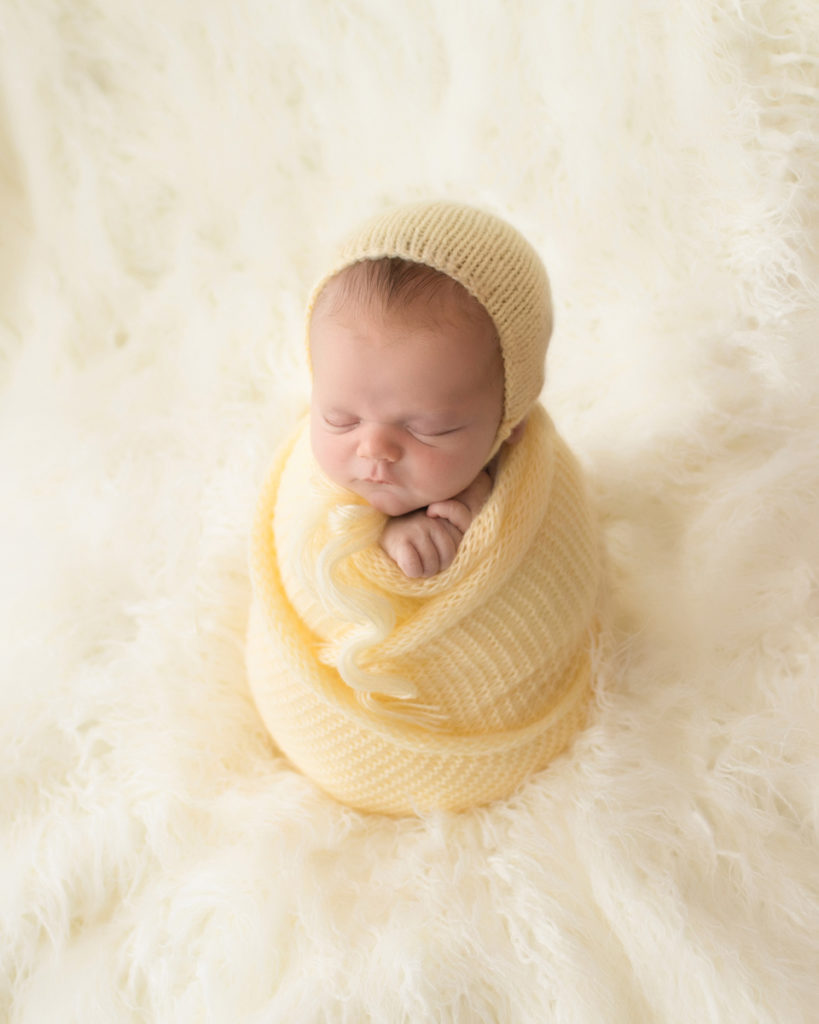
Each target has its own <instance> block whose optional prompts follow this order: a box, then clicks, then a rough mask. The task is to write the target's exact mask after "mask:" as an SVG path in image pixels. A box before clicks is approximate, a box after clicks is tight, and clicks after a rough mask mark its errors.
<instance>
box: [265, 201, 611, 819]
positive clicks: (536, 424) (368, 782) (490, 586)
mask: <svg viewBox="0 0 819 1024" xmlns="http://www.w3.org/2000/svg"><path fill="white" fill-rule="evenodd" d="M393 257H398V258H400V259H404V260H409V261H413V262H416V263H423V264H426V265H428V266H430V267H433V268H434V269H435V270H437V271H440V272H441V273H444V274H446V275H448V276H449V277H452V278H453V279H454V280H456V281H457V282H458V283H459V284H461V285H462V286H463V287H464V288H466V290H467V291H468V292H469V293H470V294H471V295H473V296H474V297H475V298H476V299H477V300H478V301H479V302H480V303H481V305H482V306H483V307H484V309H485V310H486V311H487V312H488V314H489V316H490V318H491V319H492V322H493V324H494V327H495V329H496V332H497V336H498V342H499V346H500V351H501V356H502V358H503V372H504V396H503V413H502V417H501V422H500V424H499V426H498V430H497V434H496V437H495V439H494V444H493V446H492V449H491V451H490V452H489V453H487V462H488V461H489V459H490V458H491V457H492V456H494V455H495V454H497V456H498V458H497V465H496V469H495V480H494V484H493V488H492V492H491V494H490V496H489V498H488V500H487V502H486V504H485V505H484V507H483V508H482V509H481V511H480V512H479V513H478V515H477V516H476V518H475V519H474V520H473V521H472V523H471V525H470V527H469V529H468V530H467V532H466V534H465V535H464V537H463V539H462V541H461V543H460V546H459V548H458V551H457V554H456V557H455V560H454V561H453V563H452V564H451V565H450V567H449V568H448V569H446V570H445V571H443V572H440V573H438V574H437V575H435V576H433V577H431V578H426V579H423V578H422V579H410V578H408V577H406V576H405V575H404V574H403V572H402V571H401V570H400V569H399V568H398V566H397V565H396V564H395V563H394V562H393V561H392V560H391V559H390V558H389V557H388V556H387V555H386V554H385V553H384V552H383V551H382V550H381V548H380V547H379V544H378V539H379V536H380V534H381V532H382V530H383V527H384V524H385V522H386V518H385V517H384V516H383V515H382V514H381V513H379V512H377V511H376V510H374V509H372V508H370V507H369V506H368V505H366V503H364V501H363V499H361V498H360V497H358V496H357V495H355V494H353V493H352V492H350V491H346V490H344V489H343V488H341V487H339V486H337V485H335V484H332V483H331V482H330V481H329V480H328V479H327V478H326V477H325V476H324V475H323V474H322V472H321V471H320V469H319V468H318V466H317V464H316V462H315V460H314V458H313V455H312V452H311V447H310V438H309V428H308V424H307V422H306V421H305V422H304V423H303V424H302V425H301V426H300V427H299V429H298V430H297V431H296V433H295V434H294V435H293V437H292V438H291V439H290V440H289V441H288V442H286V443H285V445H283V447H282V448H281V449H280V451H279V453H278V456H277V458H276V460H275V462H274V465H273V467H272V469H271V471H270V473H269V476H268V478H267V481H266V483H265V485H264V487H263V490H262V494H261V497H260V499H259V504H258V508H257V512H256V519H255V525H254V529H253V535H252V542H251V559H250V564H251V579H252V583H253V601H252V605H251V613H250V621H249V627H248V642H247V665H248V672H249V679H250V685H251V689H252V692H253V695H254V698H255V700H256V703H257V705H258V707H259V710H260V712H261V715H262V717H263V719H264V721H265V723H266V725H267V727H268V729H269V731H270V733H271V735H272V736H273V738H274V739H275V741H276V743H277V744H278V745H279V747H280V748H281V750H282V751H283V752H284V753H285V754H286V755H287V756H288V757H289V758H290V760H291V761H292V762H293V763H294V764H295V765H296V766H297V767H298V768H300V769H301V770H302V771H303V772H304V774H305V775H307V776H309V777H310V778H312V779H313V780H314V781H315V782H316V783H318V785H320V786H321V787H323V788H324V789H325V790H327V792H329V793H331V794H333V796H335V797H336V798H337V799H339V800H341V801H343V802H345V803H347V804H350V805H352V806H354V807H357V808H361V809H364V810H369V811H377V812H382V813H387V814H411V813H414V812H424V811H428V810H431V809H446V810H463V809H465V808H468V807H471V806H473V805H476V804H482V803H486V802H488V801H491V800H493V799H496V798H499V797H502V796H505V795H508V794H509V793H511V792H513V791H514V789H515V788H516V787H517V786H518V785H519V784H520V783H521V782H522V781H523V780H524V779H525V778H527V776H529V775H530V774H531V773H532V772H534V771H537V770H538V769H540V768H543V767H544V766H545V765H547V764H548V763H549V762H550V761H551V760H552V759H553V758H554V757H555V756H556V755H557V754H559V753H560V752H561V751H562V750H564V749H565V748H566V746H567V745H568V744H569V742H570V741H571V739H572V737H573V736H574V735H575V734H576V732H577V731H578V729H580V728H581V727H582V724H583V722H584V717H585V713H586V709H587V706H588V700H589V696H590V691H591V674H592V673H591V662H592V651H593V648H594V639H595V634H596V628H597V627H596V614H597V604H598V595H599V591H600V576H601V572H600V560H599V549H598V539H597V533H596V528H595V523H594V518H593V516H592V514H591V511H590V508H589V502H588V500H587V495H586V491H585V487H584V482H583V477H582V473H581V471H580V469H579V467H578V465H577V463H576V461H575V459H574V457H573V456H572V455H571V453H570V452H569V450H568V448H567V446H566V445H565V443H564V442H563V441H562V439H561V438H560V437H559V436H558V435H557V433H556V432H555V429H554V426H553V425H552V422H551V420H550V419H549V417H548V415H547V414H546V412H545V410H544V409H543V408H542V406H540V405H539V404H537V398H538V395H539V393H540V390H541V388H542V385H543V373H544V360H545V355H546V348H547V346H548V342H549V337H550V334H551V326H552V309H551V297H550V290H549V281H548V277H547V275H546V272H545V269H544V268H543V265H542V263H541V261H540V259H539V258H538V256H537V253H536V252H535V251H534V249H533V248H532V247H531V246H530V245H529V244H528V242H526V240H525V239H523V238H522V236H521V235H520V234H518V232H516V231H515V230H514V229H513V228H512V227H510V226H509V225H508V224H506V223H505V222H504V221H502V220H500V219H498V218H496V217H493V216H492V215H490V214H487V213H485V212H483V211H480V210H476V209H473V208H471V207H466V206H462V205H459V204H453V203H446V202H435V203H421V204H414V205H412V206H408V207H401V208H399V209H397V210H392V211H388V212H387V213H385V214H382V215H380V216H379V217H376V218H375V219H374V220H372V221H371V222H369V223H368V224H366V225H365V226H364V227H363V228H362V229H360V230H359V231H357V232H356V233H355V234H354V235H352V236H351V237H350V238H349V239H348V240H347V241H346V242H345V243H344V244H343V246H342V247H341V249H340V250H339V252H338V253H337V255H336V258H335V261H334V262H333V263H332V265H331V267H330V270H329V271H328V273H327V274H326V275H325V276H324V277H323V278H322V279H321V280H320V281H319V283H318V285H317V286H316V288H315V290H314V292H313V297H312V299H311V301H310V303H309V306H308V336H309V324H310V317H311V316H312V312H313V309H314V308H315V306H316V302H317V299H318V297H319V295H320V294H321V292H322V289H323V288H324V286H325V285H326V284H327V282H328V281H330V280H331V279H332V278H333V277H334V276H335V275H336V274H338V273H339V272H340V271H342V270H343V269H344V268H346V267H349V266H350V265H351V264H353V263H356V262H359V261H360V260H372V259H382V258H393ZM524 422H525V428H524V429H523V432H522V435H521V437H520V438H519V439H518V440H517V441H516V443H514V444H504V442H505V441H506V440H507V439H510V438H511V436H512V434H513V431H514V430H515V428H516V427H517V426H518V425H519V424H521V423H524Z"/></svg>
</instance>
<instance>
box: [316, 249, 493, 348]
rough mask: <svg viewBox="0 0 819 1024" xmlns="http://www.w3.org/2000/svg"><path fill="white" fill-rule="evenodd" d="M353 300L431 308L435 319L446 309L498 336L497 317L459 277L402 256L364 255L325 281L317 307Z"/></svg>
mask: <svg viewBox="0 0 819 1024" xmlns="http://www.w3.org/2000/svg"><path fill="white" fill-rule="evenodd" d="M350 302H352V303H354V304H355V305H357V306H359V307H360V308H361V307H363V308H372V307H373V306H376V307H377V308H378V309H379V310H380V311H381V312H388V311H390V312H394V311H401V310H405V309H408V308H410V307H412V308H413V310H418V309H423V308H426V309H427V310H428V311H429V314H430V318H431V319H438V318H439V317H440V315H441V311H442V309H443V308H447V309H448V310H452V311H453V312H454V313H455V315H456V316H458V317H463V318H465V319H467V320H470V321H472V322H474V325H475V327H476V328H478V327H480V328H482V329H484V330H486V329H489V330H490V331H491V332H492V335H493V337H494V338H495V340H498V335H497V331H496V329H495V325H494V323H493V322H492V318H491V317H490V316H489V314H488V313H487V311H486V310H485V309H484V307H483V306H482V305H481V303H480V302H479V301H478V300H477V299H476V298H475V297H474V296H473V295H470V294H469V292H468V291H467V290H466V288H464V286H463V285H462V284H460V282H458V281H456V280H455V279H454V278H452V277H450V276H449V275H448V274H444V273H443V272H442V271H440V270H436V269H435V268H434V267H430V266H428V265H427V264H426V263H415V262H413V261H412V260H405V259H402V258H401V257H399V256H384V257H382V258H381V259H372V260H371V259H365V260H359V261H358V262H357V263H352V264H351V265H350V266H349V267H345V268H344V269H343V270H342V271H340V273H338V274H336V276H335V277H333V278H332V279H331V280H330V281H329V282H328V284H327V285H326V286H325V288H324V289H323V291H322V292H321V294H320V295H319V297H318V300H317V302H316V307H315V309H316V310H318V309H320V308H322V307H324V306H325V304H329V308H328V312H329V313H330V314H331V315H334V314H336V313H338V312H339V310H341V309H342V308H343V307H344V306H346V305H347V304H348V303H350ZM444 303H446V306H444ZM450 303H451V304H450ZM314 312H315V310H314ZM498 344H499V341H498Z"/></svg>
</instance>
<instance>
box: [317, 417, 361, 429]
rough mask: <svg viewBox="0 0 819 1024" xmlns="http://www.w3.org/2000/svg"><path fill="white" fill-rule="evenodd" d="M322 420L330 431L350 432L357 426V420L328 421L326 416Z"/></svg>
mask: <svg viewBox="0 0 819 1024" xmlns="http://www.w3.org/2000/svg"><path fill="white" fill-rule="evenodd" d="M323 419H324V422H325V423H326V424H327V426H328V427H330V429H331V430H351V429H352V428H353V427H357V426H358V420H341V419H330V418H328V417H327V416H324V417H323Z"/></svg>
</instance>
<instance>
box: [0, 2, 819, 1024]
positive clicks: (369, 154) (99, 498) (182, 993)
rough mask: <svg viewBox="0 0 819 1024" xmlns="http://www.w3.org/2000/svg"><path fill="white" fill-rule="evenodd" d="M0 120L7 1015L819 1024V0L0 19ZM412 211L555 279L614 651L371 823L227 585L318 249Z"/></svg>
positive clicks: (185, 7)
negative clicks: (585, 716)
mask: <svg viewBox="0 0 819 1024" xmlns="http://www.w3.org/2000/svg"><path fill="white" fill-rule="evenodd" d="M0 85H1V87H2V93H1V94H0V100H1V102H0V147H2V148H0V218H1V219H2V225H3V228H2V235H1V236H0V351H2V355H3V363H2V378H1V379H0V387H1V388H2V391H1V392H0V393H1V394H2V404H0V422H2V432H1V433H0V489H1V491H0V507H2V509H3V529H2V534H1V535H0V567H2V569H1V571H0V591H1V594H0V602H1V606H0V629H1V630H2V636H0V650H1V651H2V659H3V666H2V673H1V674H0V682H1V683H2V687H1V690H0V692H2V709H1V711H0V736H2V752H3V756H2V771H3V778H2V785H1V786H0V824H1V825H2V844H0V887H1V889H0V892H1V893H2V895H1V896H0V972H2V973H0V1017H2V1019H4V1020H9V1021H10V1022H13V1024H23V1022H25V1024H41V1022H43V1021H60V1022H65V1024H68V1022H73V1021H76V1022H83V1024H88V1022H94V1024H96V1022H102V1024H120V1022H142V1021H161V1022H174V1024H176V1022H187V1021H191V1022H200V1021H212V1022H226V1024H228V1022H229V1024H233V1022H236V1021H242V1022H250V1024H262V1022H264V1024H267V1022H279V1021H281V1022H288V1024H289V1022H297V1024H313V1022H316V1024H318V1022H325V1021H326V1022H342V1021H343V1022H355V1024H357V1022H361V1021H368V1020H370V1021H376V1022H388V1024H393V1022H399V1021H407V1022H409V1021H412V1022H418V1021H429V1022H436V1024H437V1022H459V1024H460V1022H462V1024H467V1022H468V1024H472V1022H484V1024H487V1022H514V1024H517V1022H532V1024H542V1022H544V1021H555V1022H573V1024H579V1022H583V1024H587V1022H594V1024H596V1022H599V1021H606V1022H615V1024H634V1022H640V1024H642V1022H647V1024H649V1022H658V1024H660V1022H663V1024H665V1022H696V1024H700V1022H704V1021H708V1022H711V1021H714V1022H717V1021H719V1022H722V1021H731V1022H732V1024H738V1022H752V1021H753V1022H766V1024H768V1022H769V1024H783V1022H788V1024H798V1022H802V1021H809V1020H815V1019H816V995H817V964H819V929H818V928H817V922H819V869H817V864H819V849H818V847H819V843H817V833H818V832H819V799H817V794H818V793H819V777H818V776H819V772H817V736H819V710H818V709H817V696H816V694H817V666H818V665H819V637H818V636H817V622H818V621H819V597H818V596H817V565H818V564H819V531H817V520H818V518H819V510H818V509H817V496H818V495H819V466H818V464H817V452H818V451H819V447H818V446H817V427H819V413H817V408H819V405H818V403H817V399H818V398H819V371H818V370H817V358H816V338H817V326H819V316H818V315H817V301H816V291H815V285H814V282H815V281H816V275H817V262H819V247H818V246H817V213H818V212H819V123H817V113H816V112H817V109H818V104H817V100H819V6H818V5H817V4H816V3H815V2H814V0H770V2H765V0H736V2H730V0H692V2H687V3H676V2H671V3H666V2H660V0H623V2H616V3H611V2H609V0H588V2H579V0H578V2H576V3H574V2H569V0H566V2H563V3H557V2H556V3H550V4H546V3H542V2H541V0H520V2H516V3H507V2H502V0H494V2H493V0H486V2H480V3H466V2H461V0H441V2H439V3H423V2H420V0H419V2H415V0H414V2H411V3H406V4H398V3H384V2H380V0H351V2H349V3H343V4H342V3H331V2H329V0H326V2H323V0H304V2H300V3H285V2H272V3H258V2H253V0H239V2H236V3H234V2H230V3H228V2H227V0H206V2H203V3H187V4H186V3H166V2H160V0H114V2H108V3H104V2H102V0H96V2H84V0H83V2H80V0H61V2H57V0H34V2H24V0H4V2H3V3H2V5H1V6H0ZM431 196H445V197H450V198H456V199H462V200H465V201H467V202H475V203H479V204H483V205H485V206H487V207H488V208H489V209H492V210H495V211H496V212H498V213H500V214H501V215H503V216H506V217H507V218H509V219H510V220H511V221H512V222H513V223H515V224H516V225H517V226H518V227H519V228H521V229H522V230H523V232H524V233H525V234H526V235H527V236H528V237H529V238H530V239H531V240H532V241H533V242H534V243H535V244H536V245H537V246H538V247H539V248H540V250H541V252H542V253H543V255H544V256H545V258H546V260H547V263H548V266H549V269H550V271H551V276H552V283H553V288H554V294H555V300H556V310H557V325H558V326H557V331H556V334H555V337H554V341H553V346H552V350H551V353H550V362H549V383H548V385H547V390H546V395H545V397H546V401H547V404H548V406H549V407H550V409H551V411H552V412H553V414H554V416H555V418H556V420H557V421H558V424H559V426H560V428H561V429H562V431H563V432H564V434H565V435H566V436H567V437H568V439H569V440H570V442H571V443H572V444H573V445H574V447H575V448H576V450H577V451H578V452H579V454H580V456H581V458H582V460H583V462H584V463H585V465H586V466H587V467H588V471H589V474H590V477H591V480H592V483H593V486H594V489H595V492H596V494H597V496H598V498H599V501H600V506H601V509H602V513H603V516H604V522H605V528H606V536H607V541H608V546H609V555H610V561H611V576H612V595H613V606H614V619H615V627H616V635H615V651H614V662H613V669H612V672H611V673H610V676H609V679H608V681H607V685H606V688H605V691H604V693H603V695H602V698H601V702H600V709H599V711H598V712H597V714H596V716H595V718H594V721H593V724H592V725H591V727H590V728H589V729H588V731H587V732H586V733H585V734H584V735H583V736H582V738H581V739H580V740H579V742H578V743H577V744H576V745H575V747H574V748H573V750H572V752H571V754H570V755H569V756H567V757H565V758H563V759H562V760H561V761H560V762H559V763H557V764H556V765H555V766H554V767H553V768H552V769H550V770H549V771H548V772H546V773H544V774H543V775H541V776H540V777H537V778H535V779H533V780H532V781H531V783H530V784H529V785H527V786H526V787H525V789H524V790H523V791H522V792H521V793H520V794H519V795H518V796H516V797H515V798H514V799H511V800H509V801H508V802H505V803H502V804H500V805H498V806H493V807H490V808H488V809H482V810H477V811H475V812H473V813H468V814H463V815H460V816H455V817H451V816H446V815H435V816H432V817H430V818H429V819H428V820H404V821H391V820H386V819H382V818H379V817H365V816H362V815H359V814H356V813H353V812H351V811H349V810H346V809H344V808H343V807H340V806H337V805H336V804H334V803H333V801H332V800H331V799H329V798H328V797H326V796H324V795H323V794H321V793H320V792H318V791H316V790H315V789H314V787H313V786H312V785H311V784H310V783H309V782H307V781H306V780H304V779H303V778H301V777H300V776H299V775H297V774H296V773H295V772H294V771H293V770H291V769H290V768H289V767H288V766H287V764H285V763H284V762H283V761H282V760H281V759H280V758H279V757H278V756H277V755H276V753H275V751H274V750H273V749H272V747H271V745H270V743H269V741H268V739H267V737H266V735H265V732H264V730H263V728H262V726H261V723H260V720H259V718H258V716H257V714H256V712H255V710H254V707H253V704H252V702H251V699H250V696H249V693H248V690H247V686H246V682H245V677H244V668H243V651H242V643H243V631H244V627H245V619H246V613H247V607H248V598H249V592H248V579H247V570H246V541H247V533H248V526H249V522H250V517H251V508H252V504H253V501H254V499H255V495H256V491H257V487H258V485H259V482H260V479H261V477H262V474H263V472H264V469H265V466H266V463H267V461H268V458H269V457H270V455H271V453H272V450H273V448H274V446H275V445H276V443H277V441H278V440H279V439H280V438H281V437H282V435H283V433H284V431H285V430H287V429H288V427H289V425H290V424H291V423H292V422H293V421H294V419H295V417H296V415H297V414H298V413H299V412H300V410H301V409H302V408H303V405H304V402H305V400H306V397H307V388H308V383H307V373H306V368H305V365H304V358H303V352H302V347H301V333H302V328H301V318H302V304H303V301H304V299H305V297H306V295H307V292H308V290H309V286H310V284H311V282H312V280H313V277H314V275H315V274H316V273H317V272H318V271H319V269H320V267H321V264H322V260H323V257H324V253H325V251H326V248H327V246H328V245H329V244H330V243H331V241H332V240H333V239H334V238H336V237H337V236H338V235H339V234H340V233H341V232H342V231H343V230H345V229H346V228H348V227H349V226H351V225H352V224H354V223H356V222H357V221H359V220H360V219H361V218H362V217H363V216H366V215H368V214H369V213H371V212H373V211H375V210H377V209H380V208H382V207H383V206H385V205H386V204H388V203H391V202H398V201H404V200H408V199H413V198H425V197H431Z"/></svg>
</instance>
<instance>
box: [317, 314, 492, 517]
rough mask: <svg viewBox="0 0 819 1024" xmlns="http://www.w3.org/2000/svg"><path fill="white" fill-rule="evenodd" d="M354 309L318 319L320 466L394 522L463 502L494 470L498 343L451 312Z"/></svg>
mask: <svg viewBox="0 0 819 1024" xmlns="http://www.w3.org/2000/svg"><path fill="white" fill-rule="evenodd" d="M354 305H355V304H354V303H352V302H351V303H348V304H346V305H345V306H342V308H341V309H340V310H333V311H327V312H322V311H321V309H317V310H316V313H315V314H314V316H313V322H312V327H311V332H310V349H311V357H312V364H313V396H312V406H311V439H312V445H313V452H314V454H315V457H316V459H317V461H318V463H319V465H320V466H321V468H322V469H323V470H324V472H325V473H326V474H327V476H328V477H330V479H331V480H333V481H335V483H337V484H340V485H341V486H342V487H345V488H347V489H348V490H350V491H354V492H355V493H356V494H359V495H360V496H361V497H362V498H364V499H365V500H366V501H367V502H369V504H370V505H372V506H373V507H374V508H376V509H378V510H379V511H380V512H384V513H386V514H387V515H389V516H398V515H403V513H405V512H411V511H413V510H414V509H418V508H423V507H424V506H426V505H429V504H430V503H431V502H433V501H443V500H445V499H447V498H452V497H454V496H455V495H456V494H458V493H459V492H460V491H462V490H463V489H464V488H465V487H467V486H468V485H469V484H470V483H471V482H472V481H473V480H474V479H475V477H476V476H477V475H478V473H480V471H481V469H483V467H484V466H485V464H486V462H487V459H488V458H489V454H490V451H491V448H492V444H493V442H494V439H495V434H496V432H497V429H498V425H499V423H500V420H501V415H502V412H503V368H502V362H501V357H500V352H499V351H498V347H497V342H496V340H495V339H494V337H492V336H491V334H490V333H489V331H487V330H486V329H481V328H480V327H476V326H475V324H474V323H471V322H470V321H469V320H468V319H466V318H463V317H461V318H460V319H459V318H458V316H457V315H454V314H452V315H448V314H450V313H452V311H451V310H450V311H447V310H446V309H442V310H441V311H439V312H440V313H441V315H439V316H436V315H435V313H434V312H433V313H432V314H431V313H430V312H429V311H427V310H423V311H421V310H418V309H417V308H413V307H410V308H408V309H404V310H401V311H397V312H389V311H388V312H380V311H377V312H376V311H367V310H362V309H356V308H349V307H354Z"/></svg>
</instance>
